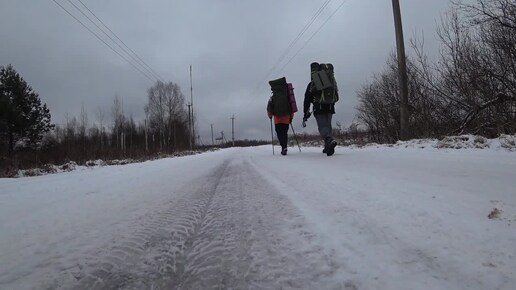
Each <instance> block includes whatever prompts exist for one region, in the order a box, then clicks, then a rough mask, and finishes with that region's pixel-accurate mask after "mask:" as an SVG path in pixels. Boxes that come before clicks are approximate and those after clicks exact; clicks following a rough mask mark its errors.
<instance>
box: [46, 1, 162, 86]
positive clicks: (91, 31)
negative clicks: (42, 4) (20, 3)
mask: <svg viewBox="0 0 516 290" xmlns="http://www.w3.org/2000/svg"><path fill="white" fill-rule="evenodd" d="M52 1H54V3H56V5H57V6H59V7H61V9H63V10H64V11H65V12H66V13H68V15H70V16H71V17H72V18H73V19H75V21H77V22H79V23H80V24H81V25H82V26H83V27H84V28H86V30H88V31H89V32H90V33H91V34H93V35H94V36H95V37H96V38H97V39H98V40H100V41H101V42H102V43H104V45H106V46H107V47H109V48H110V49H111V50H112V51H113V52H114V53H116V54H118V56H120V57H121V58H123V59H124V60H125V61H126V62H128V63H129V64H130V65H131V66H132V67H133V68H135V69H136V70H137V71H139V72H140V73H141V74H142V75H144V76H145V77H146V78H148V79H149V80H150V81H152V82H154V79H153V78H151V77H150V76H148V75H147V74H146V73H144V72H143V71H142V70H141V69H140V68H138V67H137V66H135V65H134V64H133V63H132V62H131V61H129V60H128V59H127V58H126V57H125V56H123V55H122V54H120V53H119V52H118V51H117V50H115V49H114V48H113V47H112V46H110V45H109V44H108V43H107V42H106V41H104V39H102V38H101V37H100V36H98V35H97V34H96V33H95V32H94V31H93V30H91V29H90V28H89V27H88V26H87V25H86V24H84V23H83V22H82V21H80V20H79V19H78V18H77V17H75V15H73V14H72V13H71V12H70V11H68V10H67V9H66V8H65V7H63V5H61V4H59V2H57V1H56V0H52Z"/></svg>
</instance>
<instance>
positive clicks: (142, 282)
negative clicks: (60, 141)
mask: <svg viewBox="0 0 516 290" xmlns="http://www.w3.org/2000/svg"><path fill="white" fill-rule="evenodd" d="M411 144H412V145H411V146H408V145H407V144H398V145H396V146H391V147H386V146H381V145H378V146H367V147H363V148H357V147H337V151H336V154H335V155H334V156H332V157H327V156H326V155H324V154H322V153H321V148H316V147H310V148H302V150H303V152H301V153H300V152H299V150H298V148H297V147H290V148H289V154H288V155H287V156H281V155H279V154H278V151H276V155H274V156H273V155H272V150H271V149H272V148H271V147H270V145H269V146H261V147H254V148H231V149H224V150H220V151H216V152H209V153H204V154H199V155H192V156H184V157H177V158H167V159H161V160H155V161H148V162H143V163H134V164H128V165H121V166H106V167H93V168H86V169H82V170H76V171H71V172H63V173H57V174H50V175H45V176H36V177H23V178H15V179H0V233H1V235H0V261H1V262H0V289H516V273H515V271H516V246H515V245H516V155H515V154H516V153H515V152H513V151H511V150H506V149H503V148H497V149H494V148H485V149H476V148H478V147H467V146H466V147H456V146H452V147H451V148H463V149H450V148H449V147H447V146H423V145H424V144H423V145H422V143H411ZM437 147H439V148H440V149H439V148H437ZM502 147H503V146H502Z"/></svg>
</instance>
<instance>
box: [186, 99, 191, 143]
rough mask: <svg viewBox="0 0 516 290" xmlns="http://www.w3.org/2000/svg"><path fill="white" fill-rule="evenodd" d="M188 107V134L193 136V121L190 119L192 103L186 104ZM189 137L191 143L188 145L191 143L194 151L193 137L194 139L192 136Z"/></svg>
mask: <svg viewBox="0 0 516 290" xmlns="http://www.w3.org/2000/svg"><path fill="white" fill-rule="evenodd" d="M186 106H187V107H188V134H192V122H191V119H190V107H191V106H192V105H191V104H190V103H188V104H186ZM188 137H189V138H188V140H189V142H188V143H190V150H192V146H193V144H192V138H193V137H192V136H191V135H190V136H188Z"/></svg>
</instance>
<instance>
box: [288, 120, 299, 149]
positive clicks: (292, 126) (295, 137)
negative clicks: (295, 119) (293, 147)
mask: <svg viewBox="0 0 516 290" xmlns="http://www.w3.org/2000/svg"><path fill="white" fill-rule="evenodd" d="M290 127H291V128H292V133H294V139H296V143H297V147H298V148H299V152H301V146H299V142H298V141H297V136H296V131H294V125H292V123H290Z"/></svg>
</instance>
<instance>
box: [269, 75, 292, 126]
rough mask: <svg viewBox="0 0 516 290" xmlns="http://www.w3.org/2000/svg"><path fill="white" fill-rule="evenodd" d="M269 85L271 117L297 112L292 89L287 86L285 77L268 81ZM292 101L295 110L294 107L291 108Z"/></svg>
mask: <svg viewBox="0 0 516 290" xmlns="http://www.w3.org/2000/svg"><path fill="white" fill-rule="evenodd" d="M269 85H270V86H271V90H272V96H271V101H272V104H271V108H270V111H271V113H272V114H273V115H275V116H278V117H281V116H287V115H290V114H291V113H294V112H296V111H297V105H296V100H295V97H294V89H293V87H292V84H287V79H286V78H285V77H282V78H279V79H277V80H272V81H269ZM289 85H290V86H289ZM289 88H290V89H289ZM292 99H293V104H294V106H295V110H293V109H294V107H293V106H292Z"/></svg>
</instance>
